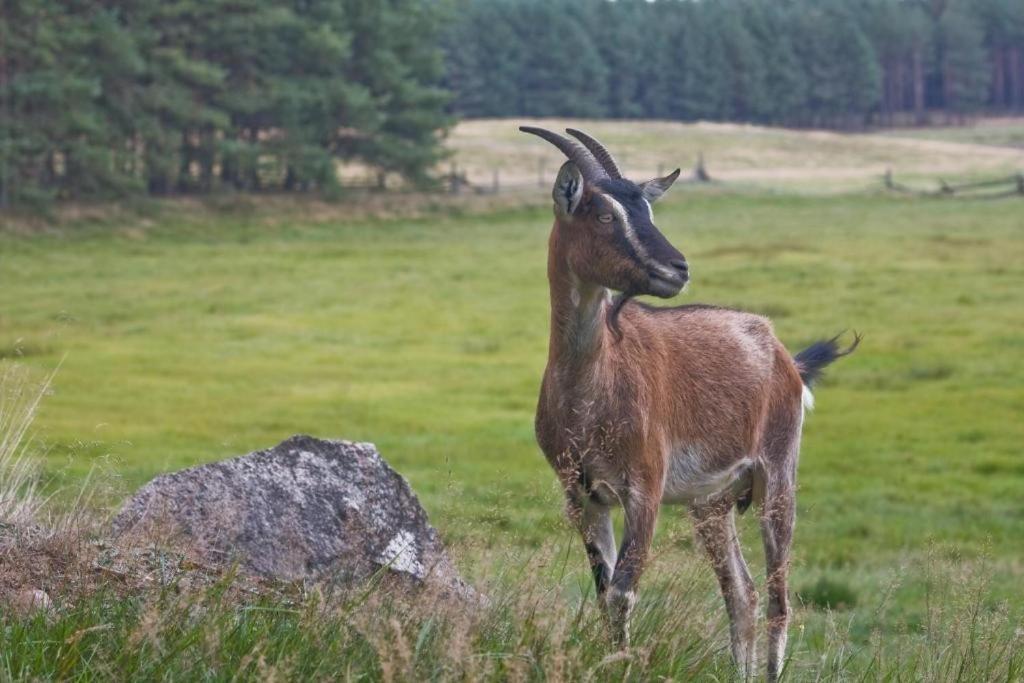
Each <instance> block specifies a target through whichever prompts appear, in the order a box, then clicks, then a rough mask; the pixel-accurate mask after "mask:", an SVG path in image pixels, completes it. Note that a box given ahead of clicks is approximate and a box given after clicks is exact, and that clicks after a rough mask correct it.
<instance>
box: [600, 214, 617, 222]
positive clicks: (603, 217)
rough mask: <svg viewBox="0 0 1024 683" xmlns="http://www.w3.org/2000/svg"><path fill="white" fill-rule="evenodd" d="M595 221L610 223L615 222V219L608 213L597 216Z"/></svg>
mask: <svg viewBox="0 0 1024 683" xmlns="http://www.w3.org/2000/svg"><path fill="white" fill-rule="evenodd" d="M597 220H599V221H601V222H602V223H611V222H612V221H613V220H615V217H614V216H612V215H611V214H610V213H602V214H598V216H597Z"/></svg>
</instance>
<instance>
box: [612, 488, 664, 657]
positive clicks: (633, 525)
mask: <svg viewBox="0 0 1024 683" xmlns="http://www.w3.org/2000/svg"><path fill="white" fill-rule="evenodd" d="M624 503H625V505H624V507H625V510H626V515H625V517H626V524H625V530H624V533H623V536H622V546H621V547H620V548H619V559H618V561H617V562H616V564H615V573H614V574H613V575H612V585H611V588H609V589H608V593H607V596H606V598H605V609H606V610H607V611H608V618H609V621H610V622H611V628H612V638H613V639H614V640H615V642H616V644H617V645H618V646H620V647H628V646H629V617H630V614H631V613H632V612H633V606H634V605H635V604H636V587H637V583H638V582H639V580H640V575H641V574H642V573H643V571H644V567H645V565H646V564H647V555H648V553H649V552H650V549H651V540H652V539H653V538H654V526H655V524H656V523H657V521H658V506H659V505H660V503H661V493H660V491H659V490H657V489H656V488H655V487H654V486H649V487H645V488H644V489H641V490H638V491H633V492H631V493H630V495H629V497H628V498H627V499H626V500H625V501H624Z"/></svg>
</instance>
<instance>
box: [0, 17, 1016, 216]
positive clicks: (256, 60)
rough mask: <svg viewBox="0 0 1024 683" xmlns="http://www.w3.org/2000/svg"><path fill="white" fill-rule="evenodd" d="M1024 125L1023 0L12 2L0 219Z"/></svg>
mask: <svg viewBox="0 0 1024 683" xmlns="http://www.w3.org/2000/svg"><path fill="white" fill-rule="evenodd" d="M983 110H994V111H1021V110H1024V2H1022V1H1021V0H699V1H698V0H656V1H653V2H649V1H647V0H615V1H614V2H613V1H610V0H121V1H119V2H107V1H106V0H6V1H5V2H4V5H3V11H2V13H0V207H3V206H8V205H13V204H33V203H37V204H38V203H46V202H48V201H51V200H53V199H76V198H86V199H91V198H111V197H123V196H130V195H142V194H148V195H170V194H189V193H205V192H212V191H217V190H224V189H228V190H237V191H245V192H262V191H294V192H302V191H313V190H315V191H318V192H321V193H332V192H337V191H338V189H339V187H338V176H337V171H338V165H339V164H341V163H358V164H361V165H362V166H364V167H365V168H366V169H367V170H368V171H370V172H371V173H373V174H375V176H376V178H377V182H378V184H381V185H383V184H385V183H386V180H387V178H389V177H391V176H401V177H403V178H404V179H406V180H407V181H410V182H413V183H418V182H429V179H430V174H431V172H432V169H434V168H436V166H437V162H438V161H439V160H440V159H441V158H442V157H443V148H442V145H441V143H442V140H443V137H444V134H445V132H446V130H447V128H448V127H449V126H450V125H451V124H452V123H453V121H454V120H455V119H456V118H457V117H459V116H462V117H481V116H565V117H614V118H625V119H629V118H657V119H675V120H699V119H704V120H716V121H747V122H757V123H767V124H780V125H795V126H816V127H840V128H858V127H863V126H867V125H879V124H889V123H893V122H903V123H911V122H916V123H924V122H926V121H927V120H928V118H929V116H932V115H934V114H935V113H936V112H938V113H939V114H940V115H942V116H945V117H952V118H957V117H965V116H967V115H970V114H972V113H975V112H979V111H983Z"/></svg>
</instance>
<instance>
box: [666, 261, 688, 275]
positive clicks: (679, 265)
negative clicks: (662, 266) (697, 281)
mask: <svg viewBox="0 0 1024 683" xmlns="http://www.w3.org/2000/svg"><path fill="white" fill-rule="evenodd" d="M668 264H669V265H670V266H672V267H673V268H675V269H676V270H678V271H679V274H680V275H682V276H683V277H687V276H688V275H689V274H690V266H688V265H687V264H686V259H681V258H677V259H673V260H671V261H669V262H668Z"/></svg>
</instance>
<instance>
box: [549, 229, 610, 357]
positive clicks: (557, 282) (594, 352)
mask: <svg viewBox="0 0 1024 683" xmlns="http://www.w3.org/2000/svg"><path fill="white" fill-rule="evenodd" d="M556 232H557V231H556ZM548 283H549V285H550V287H551V342H550V346H549V350H548V362H549V364H556V365H558V366H561V367H564V368H566V369H567V370H570V371H583V370H585V369H586V368H587V366H589V365H590V364H592V363H595V362H597V360H598V359H599V358H600V356H601V354H602V352H603V351H604V349H605V348H606V346H607V339H606V336H607V334H608V331H607V326H606V324H605V321H606V317H607V315H608V311H609V309H610V305H611V304H610V301H609V299H610V297H609V294H610V293H609V291H608V290H607V289H606V288H604V287H601V286H600V285H595V284H592V283H589V282H585V281H583V280H581V279H580V278H579V277H577V275H576V274H575V273H573V272H572V269H571V268H570V267H569V263H568V260H567V258H566V254H565V251H564V249H563V248H562V247H561V244H560V243H559V239H558V236H557V234H553V235H552V238H551V243H550V248H549V251H548Z"/></svg>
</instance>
